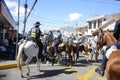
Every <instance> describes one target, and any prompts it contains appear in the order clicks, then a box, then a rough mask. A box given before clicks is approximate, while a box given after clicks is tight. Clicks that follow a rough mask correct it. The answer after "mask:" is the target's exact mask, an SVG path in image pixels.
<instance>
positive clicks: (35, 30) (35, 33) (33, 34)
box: [30, 22, 43, 58]
mask: <svg viewBox="0 0 120 80" xmlns="http://www.w3.org/2000/svg"><path fill="white" fill-rule="evenodd" d="M40 25H41V24H40V22H36V23H35V24H34V27H32V29H31V31H30V38H31V40H33V41H34V42H35V43H36V44H37V45H38V47H39V54H38V57H39V58H40V57H42V50H43V44H42V43H41V40H40V36H41V33H42V32H41V30H40V28H39V26H40Z"/></svg>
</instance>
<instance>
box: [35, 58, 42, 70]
mask: <svg viewBox="0 0 120 80" xmlns="http://www.w3.org/2000/svg"><path fill="white" fill-rule="evenodd" d="M36 59H37V67H38V69H37V70H38V71H39V72H40V62H41V59H38V56H36Z"/></svg>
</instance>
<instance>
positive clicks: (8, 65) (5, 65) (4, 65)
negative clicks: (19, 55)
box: [0, 61, 25, 70]
mask: <svg viewBox="0 0 120 80" xmlns="http://www.w3.org/2000/svg"><path fill="white" fill-rule="evenodd" d="M22 65H25V62H23V63H22ZM16 67H17V62H16V61H15V62H12V63H10V62H9V63H2V64H0V70H3V69H10V68H16Z"/></svg>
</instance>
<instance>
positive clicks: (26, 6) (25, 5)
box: [23, 0, 28, 36]
mask: <svg viewBox="0 0 120 80" xmlns="http://www.w3.org/2000/svg"><path fill="white" fill-rule="evenodd" d="M24 8H25V17H24V22H23V23H24V28H23V36H24V35H25V28H26V21H27V19H26V18H27V8H28V5H27V0H26V1H25V4H24Z"/></svg>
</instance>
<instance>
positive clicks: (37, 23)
mask: <svg viewBox="0 0 120 80" xmlns="http://www.w3.org/2000/svg"><path fill="white" fill-rule="evenodd" d="M34 25H42V24H41V23H40V22H38V21H37V22H36V23H35V24H34Z"/></svg>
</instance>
